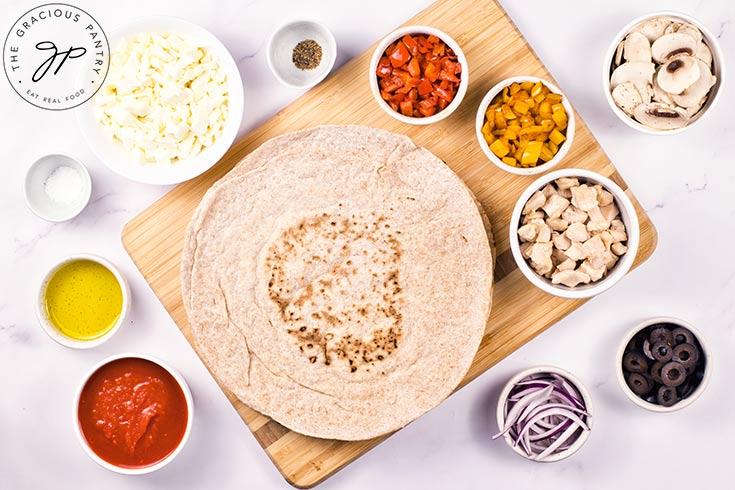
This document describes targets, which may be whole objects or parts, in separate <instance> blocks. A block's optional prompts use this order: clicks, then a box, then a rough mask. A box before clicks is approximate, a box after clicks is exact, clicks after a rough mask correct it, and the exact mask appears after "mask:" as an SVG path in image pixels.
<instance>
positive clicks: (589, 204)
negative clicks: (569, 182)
mask: <svg viewBox="0 0 735 490" xmlns="http://www.w3.org/2000/svg"><path fill="white" fill-rule="evenodd" d="M572 204H574V205H575V206H576V207H578V208H579V209H581V210H582V211H585V212H586V211H589V210H590V209H592V208H594V207H595V206H597V191H596V190H595V188H594V187H590V186H588V185H587V184H582V185H580V186H579V187H572Z"/></svg>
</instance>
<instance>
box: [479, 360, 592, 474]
mask: <svg viewBox="0 0 735 490" xmlns="http://www.w3.org/2000/svg"><path fill="white" fill-rule="evenodd" d="M497 420H498V430H499V432H498V433H497V434H495V436H493V439H498V438H500V437H503V438H504V439H505V442H507V443H508V446H510V447H511V449H513V450H514V451H515V452H516V453H518V454H520V455H521V456H523V457H524V458H526V459H530V460H531V461H538V462H543V463H551V462H554V461H561V460H562V459H565V458H568V457H569V456H571V455H572V454H574V453H576V452H577V451H578V450H579V448H580V447H582V445H583V444H584V443H585V441H586V440H587V438H588V437H589V434H590V430H591V429H592V405H591V401H590V395H589V393H588V392H587V390H586V389H585V387H584V386H583V385H582V383H581V382H580V381H579V380H578V379H577V378H576V377H574V376H573V375H572V374H571V373H569V372H567V371H565V370H563V369H559V368H556V367H553V366H538V367H534V368H531V369H527V370H525V371H522V372H520V373H518V374H517V375H515V376H513V377H512V378H511V379H510V381H508V383H507V384H506V385H505V388H503V391H502V392H501V393H500V399H499V400H498V409H497Z"/></svg>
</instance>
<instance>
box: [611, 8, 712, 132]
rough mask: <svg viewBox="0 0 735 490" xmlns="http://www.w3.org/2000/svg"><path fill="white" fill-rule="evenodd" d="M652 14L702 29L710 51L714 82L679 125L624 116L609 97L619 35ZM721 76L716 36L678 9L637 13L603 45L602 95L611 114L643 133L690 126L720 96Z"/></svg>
mask: <svg viewBox="0 0 735 490" xmlns="http://www.w3.org/2000/svg"><path fill="white" fill-rule="evenodd" d="M656 17H666V18H670V19H671V20H676V21H680V22H688V23H690V24H692V25H694V26H696V27H697V28H699V30H700V31H702V36H703V39H704V41H705V42H706V43H707V46H708V47H709V48H710V51H712V67H713V74H714V75H715V76H716V77H717V83H715V84H714V86H713V87H712V88H711V89H710V92H709V96H708V98H707V102H705V104H704V106H702V108H701V109H700V110H699V112H698V113H697V114H696V115H695V116H694V117H693V118H692V119H691V120H690V121H689V123H688V124H687V125H686V126H684V127H683V128H679V129H671V130H662V129H652V128H649V127H647V126H644V125H643V124H641V123H639V122H638V121H636V120H635V119H633V118H632V117H630V116H628V115H627V114H626V113H625V112H623V110H622V109H620V108H619V107H618V106H617V104H615V101H614V100H613V98H612V92H611V90H610V75H611V74H612V71H611V68H612V64H613V60H614V58H615V51H616V50H617V48H618V44H620V41H622V40H623V38H625V36H627V35H628V34H629V33H630V31H631V30H632V29H633V28H634V27H635V26H637V25H638V24H640V23H641V22H644V21H646V20H648V19H654V18H656ZM724 77H725V57H724V55H723V54H722V49H720V43H719V41H718V40H717V37H716V36H715V35H714V34H712V32H711V31H710V30H709V29H707V27H705V26H704V24H702V23H701V22H699V21H698V20H697V19H695V18H694V17H690V16H689V15H686V14H682V13H679V12H671V11H664V12H654V13H651V14H646V15H643V16H641V17H638V18H637V19H634V20H632V21H631V22H630V23H629V24H628V25H626V26H625V27H623V28H622V29H620V31H619V32H618V33H617V35H616V36H615V37H614V38H613V40H612V42H611V43H610V47H609V48H608V49H607V53H606V54H605V60H604V65H603V69H602V86H603V90H604V91H605V98H606V99H607V103H608V104H609V105H610V108H612V110H613V112H614V113H615V115H616V116H618V117H619V118H620V120H621V121H623V122H624V123H625V124H627V125H628V126H630V127H631V128H633V129H636V130H638V131H640V132H642V133H646V134H656V135H672V134H678V133H681V132H682V131H684V130H686V129H688V128H691V127H692V126H694V125H695V124H696V123H697V122H699V121H700V120H701V119H702V118H703V117H704V115H705V114H706V113H707V112H708V111H709V110H710V109H711V108H712V107H713V106H714V105H715V102H716V101H717V100H718V99H719V96H720V87H721V86H722V84H723V80H724Z"/></svg>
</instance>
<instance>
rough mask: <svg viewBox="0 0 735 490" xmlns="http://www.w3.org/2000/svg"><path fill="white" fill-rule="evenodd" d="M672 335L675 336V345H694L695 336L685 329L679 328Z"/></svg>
mask: <svg viewBox="0 0 735 490" xmlns="http://www.w3.org/2000/svg"><path fill="white" fill-rule="evenodd" d="M671 334H672V335H673V336H674V343H675V344H684V343H687V344H693V343H694V335H692V332H690V331H689V330H687V329H686V328H684V327H677V328H675V329H674V330H672V331H671Z"/></svg>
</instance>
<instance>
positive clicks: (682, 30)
mask: <svg viewBox="0 0 735 490" xmlns="http://www.w3.org/2000/svg"><path fill="white" fill-rule="evenodd" d="M676 32H678V33H679V34H686V35H687V36H690V37H691V38H692V39H694V40H695V41H696V42H697V44H699V43H700V42H702V31H700V30H699V29H697V27H696V26H694V25H692V24H689V23H684V24H681V25H680V26H679V28H678V29H677V30H676Z"/></svg>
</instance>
